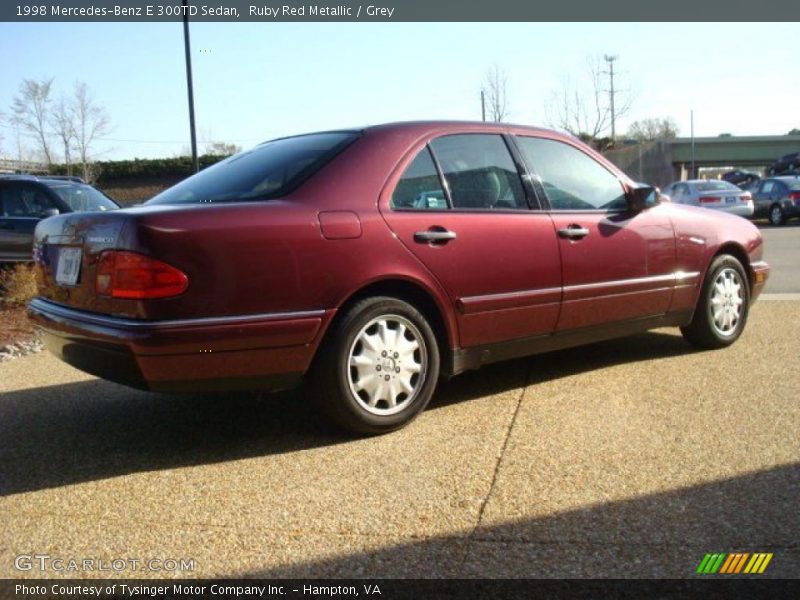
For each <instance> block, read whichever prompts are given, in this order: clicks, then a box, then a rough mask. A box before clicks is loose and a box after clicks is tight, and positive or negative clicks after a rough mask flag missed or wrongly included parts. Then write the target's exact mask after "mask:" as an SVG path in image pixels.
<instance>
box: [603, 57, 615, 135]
mask: <svg viewBox="0 0 800 600" xmlns="http://www.w3.org/2000/svg"><path fill="white" fill-rule="evenodd" d="M603 58H604V59H605V61H606V62H607V63H608V75H609V77H610V79H611V89H610V90H609V91H608V95H609V99H610V100H611V145H612V146H613V145H614V141H615V140H616V139H617V113H616V111H615V109H614V95H615V92H614V61H615V60H617V57H616V56H610V55H608V54H606V55H605V56H604V57H603Z"/></svg>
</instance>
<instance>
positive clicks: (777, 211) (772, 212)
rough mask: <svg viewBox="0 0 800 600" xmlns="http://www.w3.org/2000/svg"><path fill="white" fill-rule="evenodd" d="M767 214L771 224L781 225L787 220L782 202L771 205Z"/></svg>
mask: <svg viewBox="0 0 800 600" xmlns="http://www.w3.org/2000/svg"><path fill="white" fill-rule="evenodd" d="M767 216H768V217H769V222H770V224H771V225H774V226H775V227H779V226H780V225H783V224H784V223H785V222H786V214H785V213H784V212H783V208H782V207H781V205H780V204H773V205H772V206H770V207H769V212H768V213H767Z"/></svg>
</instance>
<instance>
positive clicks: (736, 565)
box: [697, 552, 772, 575]
mask: <svg viewBox="0 0 800 600" xmlns="http://www.w3.org/2000/svg"><path fill="white" fill-rule="evenodd" d="M771 560H772V552H769V553H767V552H756V553H754V554H750V553H749V552H734V553H724V552H718V553H711V552H709V553H708V554H706V555H705V556H704V557H703V560H701V561H700V564H699V565H698V566H697V573H699V574H700V575H714V574H715V573H719V574H720V575H723V574H724V575H736V574H747V575H760V574H761V573H763V572H764V571H765V570H766V568H767V565H768V564H769V561H771Z"/></svg>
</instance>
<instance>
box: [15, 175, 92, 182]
mask: <svg viewBox="0 0 800 600" xmlns="http://www.w3.org/2000/svg"><path fill="white" fill-rule="evenodd" d="M0 179H9V180H16V181H39V182H42V183H47V182H56V181H62V182H71V183H83V184H86V182H85V181H84V180H83V179H81V178H80V177H75V176H72V175H31V174H29V173H0Z"/></svg>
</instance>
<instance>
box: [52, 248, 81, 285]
mask: <svg viewBox="0 0 800 600" xmlns="http://www.w3.org/2000/svg"><path fill="white" fill-rule="evenodd" d="M80 272H81V249H80V248H61V251H60V252H59V253H58V268H57V269H56V283H58V284H60V285H75V284H76V283H78V274H79V273H80Z"/></svg>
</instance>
